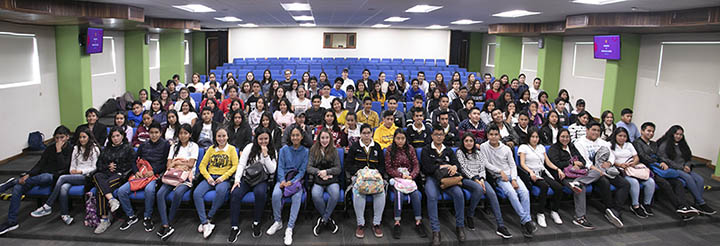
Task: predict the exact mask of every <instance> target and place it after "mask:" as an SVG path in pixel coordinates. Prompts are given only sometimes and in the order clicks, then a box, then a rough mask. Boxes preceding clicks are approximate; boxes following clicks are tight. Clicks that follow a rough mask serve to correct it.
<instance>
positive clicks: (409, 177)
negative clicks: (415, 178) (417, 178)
mask: <svg viewBox="0 0 720 246" xmlns="http://www.w3.org/2000/svg"><path fill="white" fill-rule="evenodd" d="M402 178H403V179H412V177H411V176H410V175H403V176H402Z"/></svg>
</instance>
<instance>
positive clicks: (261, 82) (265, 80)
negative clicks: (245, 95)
mask: <svg viewBox="0 0 720 246" xmlns="http://www.w3.org/2000/svg"><path fill="white" fill-rule="evenodd" d="M266 72H269V73H270V78H265V73H266ZM272 81H273V79H272V72H270V69H265V71H263V74H262V80H260V84H261V85H264V84H267V83H272Z"/></svg>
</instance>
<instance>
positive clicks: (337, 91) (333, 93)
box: [330, 77, 345, 99]
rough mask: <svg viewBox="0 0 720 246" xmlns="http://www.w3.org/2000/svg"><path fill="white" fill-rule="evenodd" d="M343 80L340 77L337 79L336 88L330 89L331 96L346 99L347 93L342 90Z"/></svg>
mask: <svg viewBox="0 0 720 246" xmlns="http://www.w3.org/2000/svg"><path fill="white" fill-rule="evenodd" d="M342 84H343V79H342V78H340V77H337V78H335V87H333V88H332V89H330V96H333V97H335V98H340V99H343V98H345V91H343V90H342Z"/></svg>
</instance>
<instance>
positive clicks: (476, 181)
mask: <svg viewBox="0 0 720 246" xmlns="http://www.w3.org/2000/svg"><path fill="white" fill-rule="evenodd" d="M475 183H478V184H480V187H482V189H483V193H485V182H482V181H480V180H475Z"/></svg>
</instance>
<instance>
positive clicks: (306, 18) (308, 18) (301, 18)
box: [293, 15, 315, 21]
mask: <svg viewBox="0 0 720 246" xmlns="http://www.w3.org/2000/svg"><path fill="white" fill-rule="evenodd" d="M293 19H295V20H296V21H314V20H315V17H312V16H310V15H301V16H293Z"/></svg>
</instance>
